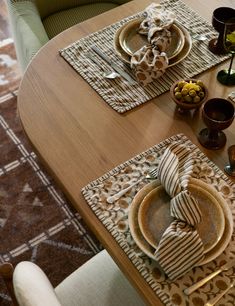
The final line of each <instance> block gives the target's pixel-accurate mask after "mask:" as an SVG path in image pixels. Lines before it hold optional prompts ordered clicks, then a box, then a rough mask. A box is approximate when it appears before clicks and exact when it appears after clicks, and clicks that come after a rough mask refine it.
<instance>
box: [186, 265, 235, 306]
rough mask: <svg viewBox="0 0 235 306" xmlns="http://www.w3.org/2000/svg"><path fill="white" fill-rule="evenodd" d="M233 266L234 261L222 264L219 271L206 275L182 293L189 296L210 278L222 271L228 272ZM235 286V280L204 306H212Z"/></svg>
mask: <svg viewBox="0 0 235 306" xmlns="http://www.w3.org/2000/svg"><path fill="white" fill-rule="evenodd" d="M233 266H235V259H233V260H232V261H230V262H227V263H226V264H224V265H223V266H221V267H220V268H219V269H217V270H215V271H214V272H212V273H211V274H209V275H207V276H206V277H205V278H203V279H201V280H200V281H198V282H196V283H195V284H193V285H192V286H190V287H188V288H186V289H185V290H184V293H185V294H186V295H190V294H192V293H193V292H194V291H195V290H197V289H198V288H200V287H202V286H203V285H205V284H206V283H207V282H208V281H209V280H211V279H212V278H214V277H215V276H216V275H218V274H220V273H221V272H223V271H228V270H229V269H230V268H232V267H233ZM234 285H235V280H234V281H233V282H232V283H231V284H230V285H229V286H228V288H226V289H225V290H224V291H222V292H221V293H219V294H218V295H216V296H215V297H214V298H212V299H210V300H209V301H208V302H207V303H206V304H205V306H213V305H215V304H216V303H217V302H218V301H219V300H220V299H221V298H222V297H223V296H224V295H225V294H226V293H227V292H228V291H229V290H230V289H231V288H232V287H234Z"/></svg>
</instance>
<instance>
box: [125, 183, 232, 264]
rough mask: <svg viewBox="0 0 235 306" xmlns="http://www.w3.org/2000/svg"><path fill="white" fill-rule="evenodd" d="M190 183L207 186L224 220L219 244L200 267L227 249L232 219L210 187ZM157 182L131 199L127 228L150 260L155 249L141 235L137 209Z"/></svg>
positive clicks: (208, 253) (220, 198)
mask: <svg viewBox="0 0 235 306" xmlns="http://www.w3.org/2000/svg"><path fill="white" fill-rule="evenodd" d="M191 183H193V184H194V185H197V186H198V187H201V188H202V189H205V185H206V186H207V187H206V189H207V190H209V191H210V194H211V195H212V196H213V197H214V198H215V199H216V200H217V201H218V203H219V204H220V206H221V208H222V210H223V214H224V218H225V227H224V232H223V235H222V237H221V239H220V240H219V242H218V243H217V244H216V245H215V246H214V247H213V248H212V249H211V250H210V251H209V252H207V253H206V254H205V258H204V260H203V261H202V262H201V263H200V265H204V264H206V263H208V262H210V261H211V260H213V259H215V258H216V257H218V256H219V255H220V254H221V253H222V252H223V251H224V250H225V248H226V247H227V245H228V243H229V242H230V239H231V236H232V232H233V219H232V213H231V211H230V209H229V207H228V204H227V203H226V202H225V200H224V199H223V198H222V197H221V195H220V194H219V193H218V192H217V191H216V190H215V189H214V188H213V187H211V186H209V185H207V184H205V183H204V182H202V181H200V180H197V179H191ZM159 185H160V184H159V182H158V181H154V182H151V183H150V184H148V185H146V186H144V188H142V189H141V190H140V191H139V192H138V193H137V194H136V196H135V198H134V199H133V202H132V204H131V206H130V211H129V226H130V232H131V235H132V237H133V239H134V240H135V242H136V244H137V245H138V247H139V248H140V249H141V250H142V251H143V252H144V253H145V254H146V255H148V256H149V257H150V258H152V259H154V260H155V256H154V251H155V249H154V248H153V247H152V246H151V245H150V244H149V243H148V242H147V240H146V239H145V238H144V236H143V235H142V233H141V231H140V228H139V223H138V213H139V207H140V204H141V203H142V201H143V199H144V197H145V196H146V195H147V194H148V193H149V192H150V191H151V190H153V189H154V188H156V187H157V186H159Z"/></svg>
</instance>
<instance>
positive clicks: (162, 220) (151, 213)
mask: <svg viewBox="0 0 235 306" xmlns="http://www.w3.org/2000/svg"><path fill="white" fill-rule="evenodd" d="M207 186H208V185H207V184H205V187H204V188H201V187H198V186H197V185H195V184H192V183H190V184H188V190H189V191H190V192H191V194H192V195H193V197H194V198H195V199H196V200H197V202H198V206H199V209H200V211H201V213H202V220H201V222H200V223H198V225H197V226H196V228H197V231H198V234H199V236H200V238H201V239H202V242H203V246H204V252H205V253H207V252H209V251H210V250H211V249H212V248H213V247H214V246H215V245H216V244H217V243H218V242H219V240H220V239H221V237H222V235H223V232H224V226H225V221H224V214H223V210H222V208H221V206H220V204H219V203H218V201H217V200H216V199H215V198H214V197H213V196H212V195H211V194H210V193H209V192H208V191H207ZM170 200H171V197H170V196H169V195H168V194H167V193H166V191H165V189H164V187H163V186H162V185H161V186H158V187H156V188H154V189H153V190H152V191H151V192H149V193H148V194H147V195H146V196H145V197H144V199H143V201H142V203H141V204H140V207H139V212H138V223H139V227H140V230H141V232H142V234H143V236H144V238H145V239H146V240H147V241H148V243H149V244H150V245H151V246H153V247H154V248H155V249H156V248H157V246H158V244H159V242H160V240H161V237H162V235H163V233H164V232H165V230H166V229H167V227H168V226H169V225H170V223H171V222H172V221H173V220H174V219H173V218H172V217H171V215H170Z"/></svg>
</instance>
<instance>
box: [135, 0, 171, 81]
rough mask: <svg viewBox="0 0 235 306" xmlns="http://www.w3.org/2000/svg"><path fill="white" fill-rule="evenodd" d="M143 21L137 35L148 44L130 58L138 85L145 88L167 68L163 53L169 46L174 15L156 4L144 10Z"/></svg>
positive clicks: (165, 56)
mask: <svg viewBox="0 0 235 306" xmlns="http://www.w3.org/2000/svg"><path fill="white" fill-rule="evenodd" d="M145 16H146V17H145V19H144V20H143V21H142V23H141V24H140V27H139V30H138V31H139V33H140V34H142V35H146V36H147V38H148V42H149V44H148V45H146V46H143V47H142V48H141V49H139V50H137V51H136V52H135V53H134V54H133V56H132V57H131V68H132V69H133V70H134V71H135V75H136V78H137V80H138V81H139V83H140V84H141V85H143V86H146V85H147V84H148V83H150V82H152V81H153V80H155V79H157V78H159V77H160V76H161V75H162V74H163V73H164V72H165V70H166V68H167V67H168V58H167V55H166V53H165V52H164V51H166V50H167V48H168V47H169V46H170V43H171V31H170V30H169V29H170V27H171V26H172V24H173V22H174V20H175V14H174V13H172V12H170V11H162V10H161V6H160V5H159V4H156V3H152V4H150V5H149V6H148V7H147V8H146V10H145Z"/></svg>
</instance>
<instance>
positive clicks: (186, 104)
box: [170, 79, 208, 112]
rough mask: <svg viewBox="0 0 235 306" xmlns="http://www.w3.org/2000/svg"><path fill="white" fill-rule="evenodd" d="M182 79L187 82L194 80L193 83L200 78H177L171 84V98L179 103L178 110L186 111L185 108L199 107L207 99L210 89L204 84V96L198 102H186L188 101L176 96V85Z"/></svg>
mask: <svg viewBox="0 0 235 306" xmlns="http://www.w3.org/2000/svg"><path fill="white" fill-rule="evenodd" d="M181 81H185V82H188V83H189V82H192V83H195V84H196V82H197V81H199V80H197V79H185V80H183V79H182V80H177V81H176V82H175V83H174V84H172V85H171V88H170V95H171V98H172V100H173V101H174V102H175V103H176V104H177V106H178V110H179V111H182V112H183V111H185V110H190V109H197V108H199V107H200V106H201V105H202V104H203V103H204V102H205V101H206V100H207V97H208V90H207V88H206V86H205V85H204V84H203V85H204V86H203V88H202V89H203V93H204V97H203V98H202V99H201V100H200V101H198V102H186V101H183V99H177V98H176V97H175V89H176V87H177V86H178V84H179V82H181Z"/></svg>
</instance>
